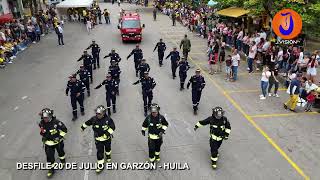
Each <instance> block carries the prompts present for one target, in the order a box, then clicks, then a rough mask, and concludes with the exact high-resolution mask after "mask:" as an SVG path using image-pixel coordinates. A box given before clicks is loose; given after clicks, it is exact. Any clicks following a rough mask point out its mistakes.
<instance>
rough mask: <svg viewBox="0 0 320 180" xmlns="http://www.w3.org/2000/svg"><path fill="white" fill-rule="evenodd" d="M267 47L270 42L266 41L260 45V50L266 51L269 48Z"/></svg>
mask: <svg viewBox="0 0 320 180" xmlns="http://www.w3.org/2000/svg"><path fill="white" fill-rule="evenodd" d="M269 47H270V42H269V41H266V42H265V43H264V44H263V46H262V50H263V51H267V50H268V49H269Z"/></svg>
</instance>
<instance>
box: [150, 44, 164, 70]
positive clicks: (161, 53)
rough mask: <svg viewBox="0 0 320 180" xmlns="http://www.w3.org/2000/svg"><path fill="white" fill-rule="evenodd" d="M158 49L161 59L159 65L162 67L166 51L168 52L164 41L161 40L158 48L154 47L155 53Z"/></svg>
mask: <svg viewBox="0 0 320 180" xmlns="http://www.w3.org/2000/svg"><path fill="white" fill-rule="evenodd" d="M157 48H158V58H159V65H160V67H161V66H162V61H163V57H164V51H166V49H167V46H166V44H165V43H164V42H162V39H160V42H158V43H157V45H156V47H154V49H153V52H154V51H155V50H156V49H157Z"/></svg>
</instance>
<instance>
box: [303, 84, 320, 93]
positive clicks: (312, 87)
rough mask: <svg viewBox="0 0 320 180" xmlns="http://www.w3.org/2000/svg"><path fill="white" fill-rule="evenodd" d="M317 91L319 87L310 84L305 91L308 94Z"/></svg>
mask: <svg viewBox="0 0 320 180" xmlns="http://www.w3.org/2000/svg"><path fill="white" fill-rule="evenodd" d="M315 89H318V86H317V85H315V84H313V83H312V84H311V85H309V83H306V87H305V90H306V91H307V93H309V92H310V91H312V90H315Z"/></svg>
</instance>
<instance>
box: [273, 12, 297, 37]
mask: <svg viewBox="0 0 320 180" xmlns="http://www.w3.org/2000/svg"><path fill="white" fill-rule="evenodd" d="M272 29H273V32H274V33H275V34H276V35H277V36H279V37H281V38H282V39H294V38H295V37H297V36H298V35H299V34H300V32H301V30H302V19H301V16H300V15H299V14H298V13H297V12H296V11H294V10H292V9H283V10H281V11H279V12H277V14H276V15H275V16H274V17H273V20H272Z"/></svg>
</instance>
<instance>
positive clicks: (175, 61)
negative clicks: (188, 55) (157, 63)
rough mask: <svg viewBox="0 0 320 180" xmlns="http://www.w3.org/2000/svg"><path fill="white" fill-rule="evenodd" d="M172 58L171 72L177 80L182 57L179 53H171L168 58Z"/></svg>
mask: <svg viewBox="0 0 320 180" xmlns="http://www.w3.org/2000/svg"><path fill="white" fill-rule="evenodd" d="M170 56H171V70H172V78H173V79H174V78H176V71H177V67H178V62H179V60H180V55H179V52H178V51H171V52H170V54H169V55H168V56H167V57H166V59H168V58H169V57H170Z"/></svg>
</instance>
